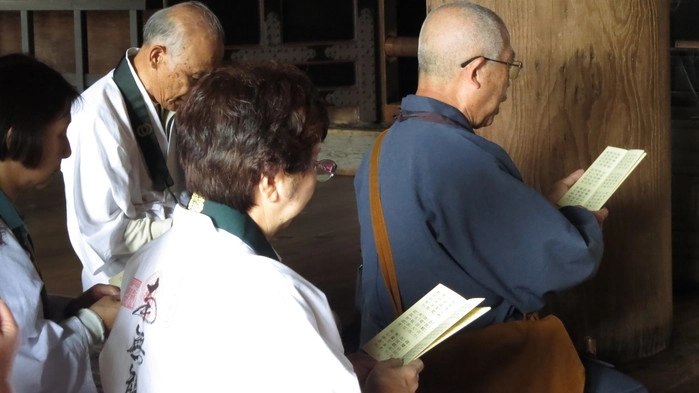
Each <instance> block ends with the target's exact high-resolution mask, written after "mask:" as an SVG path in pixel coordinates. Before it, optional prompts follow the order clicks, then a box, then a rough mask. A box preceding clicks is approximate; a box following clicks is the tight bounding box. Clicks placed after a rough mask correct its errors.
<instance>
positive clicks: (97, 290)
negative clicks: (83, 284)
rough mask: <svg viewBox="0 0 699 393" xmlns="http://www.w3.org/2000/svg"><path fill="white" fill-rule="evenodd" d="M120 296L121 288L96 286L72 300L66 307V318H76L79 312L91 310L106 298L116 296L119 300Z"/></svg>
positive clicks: (104, 285) (103, 285)
mask: <svg viewBox="0 0 699 393" xmlns="http://www.w3.org/2000/svg"><path fill="white" fill-rule="evenodd" d="M120 294H121V290H120V289H119V287H116V286H114V285H106V284H96V285H94V286H92V287H91V288H90V289H88V290H87V291H85V292H83V293H82V295H80V296H78V297H76V298H75V299H73V300H71V301H70V303H68V306H67V307H66V310H65V315H66V317H73V316H76V315H77V314H78V310H80V309H81V308H90V306H92V305H93V304H95V302H97V301H98V300H100V299H101V298H103V297H105V296H116V297H117V299H118V298H119V295H120Z"/></svg>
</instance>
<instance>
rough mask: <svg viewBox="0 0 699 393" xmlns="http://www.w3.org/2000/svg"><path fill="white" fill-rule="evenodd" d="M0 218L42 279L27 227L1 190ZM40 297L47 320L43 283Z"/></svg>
mask: <svg viewBox="0 0 699 393" xmlns="http://www.w3.org/2000/svg"><path fill="white" fill-rule="evenodd" d="M0 218H2V220H3V221H5V224H7V226H8V227H10V230H11V231H12V234H13V235H15V238H16V239H17V241H18V242H19V244H20V245H21V246H22V248H23V249H24V251H26V252H27V253H28V254H29V259H30V260H31V261H32V265H34V269H35V270H36V272H37V274H39V278H42V277H41V272H40V271H39V267H38V266H37V265H36V261H35V260H34V244H33V243H32V238H31V237H29V231H27V227H26V226H25V225H24V220H22V218H21V217H20V216H19V212H17V209H15V207H14V206H13V205H12V202H10V200H9V199H8V198H7V196H6V195H5V193H4V192H2V190H0ZM1 235H2V234H0V236H1ZM42 281H43V278H42ZM40 295H41V301H42V303H43V305H44V318H47V319H48V315H49V313H48V310H47V309H46V307H47V305H48V295H47V294H46V285H43V283H42V286H41V292H40Z"/></svg>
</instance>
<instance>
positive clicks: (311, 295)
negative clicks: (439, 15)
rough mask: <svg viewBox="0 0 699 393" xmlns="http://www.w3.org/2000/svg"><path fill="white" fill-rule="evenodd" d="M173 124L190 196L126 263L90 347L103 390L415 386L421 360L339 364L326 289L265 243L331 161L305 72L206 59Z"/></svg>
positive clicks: (331, 167)
mask: <svg viewBox="0 0 699 393" xmlns="http://www.w3.org/2000/svg"><path fill="white" fill-rule="evenodd" d="M177 121H178V131H179V132H178V134H177V143H178V146H179V148H180V150H179V156H180V162H181V164H182V168H183V169H184V173H185V179H186V184H187V189H188V191H190V192H192V199H191V201H190V203H189V206H188V209H185V208H184V207H180V206H178V207H177V208H176V209H175V213H174V215H173V226H172V229H171V230H170V231H168V232H167V233H165V234H164V235H163V236H161V237H160V238H158V239H156V240H154V241H152V242H151V243H150V244H148V245H146V246H145V247H143V248H142V249H141V250H140V251H138V252H137V253H136V254H135V255H134V257H133V258H132V259H131V260H130V261H129V262H128V264H127V267H126V271H125V274H124V287H122V292H123V294H124V298H123V300H122V308H121V309H120V311H119V315H118V316H117V320H116V323H115V326H114V329H113V331H112V335H111V336H110V338H109V340H107V342H106V344H105V347H104V351H103V352H102V354H101V357H100V369H101V370H102V382H103V385H104V387H105V389H106V390H107V391H114V392H117V391H136V390H138V392H141V393H144V392H145V393H155V392H168V393H169V392H173V391H202V392H213V391H216V392H233V391H240V390H246V391H258V392H306V393H310V392H360V391H364V392H414V391H415V390H416V389H417V377H418V373H419V372H420V371H421V369H422V362H421V361H420V360H416V361H414V362H411V363H409V364H406V365H403V363H402V361H401V360H399V359H391V360H387V361H383V362H378V363H377V362H376V361H373V360H371V359H369V357H368V356H367V355H363V356H362V355H352V357H351V358H352V361H350V359H349V358H348V357H346V356H345V355H344V349H343V346H342V341H341V339H340V334H339V332H338V329H337V326H336V325H335V321H334V319H333V315H332V312H331V310H330V307H329V305H328V303H327V300H326V298H325V295H324V294H323V293H322V292H321V291H320V290H319V289H318V288H316V287H315V286H313V284H311V283H310V282H308V281H306V280H305V279H304V278H303V277H301V276H300V275H298V274H297V273H295V272H294V271H292V270H291V269H290V268H289V267H287V266H285V265H284V264H282V263H281V261H280V259H279V256H278V255H277V253H276V252H275V251H274V249H273V248H272V246H271V245H270V243H269V239H270V238H271V237H272V236H273V235H274V234H275V233H276V232H277V231H278V230H279V229H281V228H284V227H285V226H287V225H288V224H289V223H290V222H291V220H292V219H293V218H294V217H295V216H296V215H298V214H299V213H300V212H301V210H302V209H303V208H304V207H305V206H306V203H307V202H308V201H309V200H310V198H311V196H312V195H313V192H314V190H315V185H316V181H318V180H323V179H328V178H330V177H331V176H332V175H333V174H334V172H335V169H336V165H335V164H334V163H333V162H332V161H330V160H319V159H318V153H319V150H320V145H321V142H322V141H323V140H324V139H325V136H326V134H327V129H328V122H329V121H328V113H327V109H326V107H325V104H324V103H323V102H322V100H321V99H320V96H319V94H318V92H317V90H316V89H315V87H314V86H313V85H312V83H311V82H310V80H309V79H308V77H307V76H306V75H304V74H303V73H302V72H301V71H300V70H298V69H297V68H296V67H294V66H291V65H278V64H265V65H256V66H242V65H239V66H234V67H227V68H222V69H218V70H216V71H214V72H213V73H211V74H209V75H207V76H204V77H203V78H202V79H201V81H200V82H199V84H198V85H197V86H196V87H195V88H194V90H193V91H192V94H191V96H190V97H189V99H188V101H187V102H186V103H185V105H184V107H183V108H182V109H181V110H180V111H179V112H178V120H177ZM355 369H356V370H357V372H356V373H355Z"/></svg>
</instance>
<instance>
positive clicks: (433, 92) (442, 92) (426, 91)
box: [415, 85, 473, 124]
mask: <svg viewBox="0 0 699 393" xmlns="http://www.w3.org/2000/svg"><path fill="white" fill-rule="evenodd" d="M415 95H417V96H421V97H427V98H432V99H433V100H437V101H439V102H443V103H445V104H448V105H451V106H453V107H454V108H456V109H458V110H459V111H460V112H461V113H463V115H464V116H465V117H466V120H468V122H469V124H473V117H472V115H471V111H470V110H469V105H468V103H464V102H460V101H459V100H458V99H457V98H456V97H457V95H456V94H452V93H451V91H450V90H449V87H448V86H435V85H420V86H418V88H417V90H416V91H415Z"/></svg>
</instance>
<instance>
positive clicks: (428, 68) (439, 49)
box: [417, 1, 509, 81]
mask: <svg viewBox="0 0 699 393" xmlns="http://www.w3.org/2000/svg"><path fill="white" fill-rule="evenodd" d="M508 35H509V33H508V32H507V28H506V27H505V24H504V22H503V21H502V19H500V17H499V16H498V15H497V14H495V13H494V12H493V11H491V10H489V9H487V8H485V7H483V6H480V5H478V4H473V3H469V2H463V1H457V2H453V3H446V4H442V5H440V6H439V7H437V8H435V9H433V10H432V11H431V12H430V13H429V14H428V15H427V18H426V19H425V21H424V23H423V24H422V30H421V31H420V38H419V42H418V54H417V56H418V65H419V70H420V77H421V78H422V77H430V78H432V79H440V80H443V81H448V80H449V79H451V78H452V77H453V76H454V74H456V73H457V72H458V71H459V64H461V63H462V62H463V61H465V60H467V59H470V58H472V57H474V56H486V57H493V58H497V56H498V55H499V54H500V53H501V52H502V51H503V49H504V46H505V40H506V38H505V37H507V36H508ZM507 41H509V37H507Z"/></svg>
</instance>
